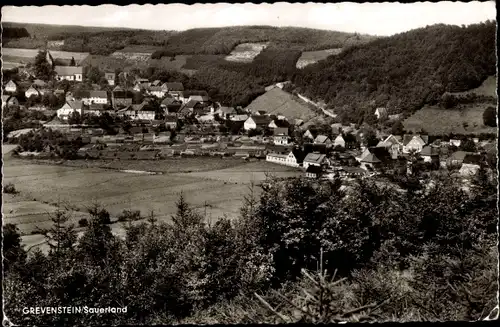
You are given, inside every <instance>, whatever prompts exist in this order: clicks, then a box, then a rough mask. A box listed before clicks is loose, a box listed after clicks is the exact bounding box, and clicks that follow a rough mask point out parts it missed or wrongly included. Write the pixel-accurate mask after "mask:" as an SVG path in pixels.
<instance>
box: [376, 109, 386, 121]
mask: <svg viewBox="0 0 500 327" xmlns="http://www.w3.org/2000/svg"><path fill="white" fill-rule="evenodd" d="M375 116H377V119H382V118H386V117H387V116H388V115H387V109H386V108H382V107H380V108H377V109H375Z"/></svg>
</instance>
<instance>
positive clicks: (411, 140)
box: [403, 135, 427, 153]
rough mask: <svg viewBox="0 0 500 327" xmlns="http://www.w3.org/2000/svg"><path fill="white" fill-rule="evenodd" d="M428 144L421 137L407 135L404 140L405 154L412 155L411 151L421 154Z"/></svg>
mask: <svg viewBox="0 0 500 327" xmlns="http://www.w3.org/2000/svg"><path fill="white" fill-rule="evenodd" d="M426 144H427V142H426V141H424V139H423V138H422V137H421V136H420V135H414V136H413V135H409V136H408V135H405V136H404V139H403V153H410V151H415V152H420V151H422V149H423V147H424V146H425V145H426Z"/></svg>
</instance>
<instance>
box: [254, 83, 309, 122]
mask: <svg viewBox="0 0 500 327" xmlns="http://www.w3.org/2000/svg"><path fill="white" fill-rule="evenodd" d="M247 109H250V110H251V111H252V112H254V111H257V110H265V111H267V112H268V113H271V114H281V115H285V116H286V117H289V118H298V119H302V120H304V121H307V120H309V119H311V118H312V117H315V116H317V114H316V113H315V112H314V111H312V110H311V109H310V108H309V107H307V106H306V105H303V104H301V103H300V102H298V101H297V100H295V99H294V97H293V96H292V95H291V94H290V93H287V92H285V91H283V90H281V89H279V88H273V89H271V90H269V91H267V92H266V93H264V94H263V95H261V96H259V97H257V98H256V99H255V100H254V101H252V103H250V104H249V105H248V107H247Z"/></svg>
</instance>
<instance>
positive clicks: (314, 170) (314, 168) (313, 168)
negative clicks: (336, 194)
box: [306, 165, 323, 174]
mask: <svg viewBox="0 0 500 327" xmlns="http://www.w3.org/2000/svg"><path fill="white" fill-rule="evenodd" d="M322 172H323V169H322V168H321V167H320V166H315V165H309V166H308V167H307V169H306V173H312V174H320V173H322Z"/></svg>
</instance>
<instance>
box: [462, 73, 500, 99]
mask: <svg viewBox="0 0 500 327" xmlns="http://www.w3.org/2000/svg"><path fill="white" fill-rule="evenodd" d="M469 93H475V94H477V95H484V96H490V97H495V98H496V97H497V78H496V76H490V77H488V78H487V79H486V80H485V81H484V82H483V84H481V86H479V87H478V88H475V89H472V90H469V91H466V92H457V93H452V94H454V95H467V94H469Z"/></svg>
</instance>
